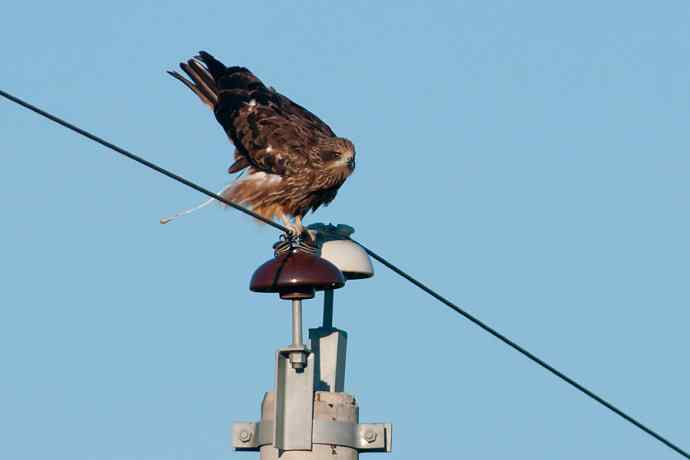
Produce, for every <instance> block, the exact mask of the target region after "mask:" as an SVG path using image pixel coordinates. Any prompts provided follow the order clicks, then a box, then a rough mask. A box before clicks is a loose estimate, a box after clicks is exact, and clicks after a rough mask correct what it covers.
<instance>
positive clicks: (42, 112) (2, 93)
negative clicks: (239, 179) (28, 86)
mask: <svg viewBox="0 0 690 460" xmlns="http://www.w3.org/2000/svg"><path fill="white" fill-rule="evenodd" d="M0 96H3V97H5V98H7V99H9V100H10V101H12V102H15V103H17V104H19V105H21V106H23V107H26V108H27V109H29V110H31V111H32V112H36V113H37V114H39V115H42V116H44V117H46V118H47V119H49V120H51V121H54V122H55V123H57V124H59V125H62V126H64V127H65V128H67V129H71V130H72V131H74V132H76V133H78V134H81V135H82V136H84V137H87V138H89V139H91V140H92V141H94V142H98V143H99V144H101V145H103V146H105V147H108V148H109V149H111V150H114V151H116V152H117V153H119V154H121V155H124V156H126V157H127V158H129V159H131V160H134V161H136V162H137V163H141V164H143V165H144V166H147V167H149V168H151V169H153V170H154V171H156V172H159V173H161V174H163V175H165V176H168V177H169V178H171V179H174V180H176V181H177V182H180V183H182V184H184V185H186V186H187V187H191V188H193V189H194V190H196V191H197V192H201V193H203V194H204V195H208V196H209V197H211V198H215V199H216V200H218V201H220V202H221V203H223V204H226V205H228V206H231V207H233V208H235V209H237V210H238V211H242V212H244V213H246V214H249V215H250V216H252V217H253V218H255V219H259V220H260V221H262V222H264V223H266V224H268V225H270V226H272V227H274V228H277V229H278V230H281V231H283V232H287V231H288V229H287V228H286V227H283V226H282V225H280V224H278V223H276V222H273V221H272V220H271V219H267V218H266V217H264V216H261V215H259V214H257V213H255V212H254V211H252V210H250V209H247V208H245V207H243V206H240V205H238V204H237V203H233V202H232V201H229V200H226V199H225V198H223V197H222V196H221V195H218V194H216V193H213V192H212V191H210V190H208V189H205V188H203V187H202V186H200V185H197V184H195V183H194V182H192V181H190V180H188V179H185V178H184V177H182V176H178V175H177V174H175V173H174V172H171V171H168V170H167V169H165V168H161V167H160V166H158V165H157V164H155V163H151V162H150V161H148V160H145V159H144V158H142V157H140V156H138V155H135V154H133V153H132V152H129V151H127V150H125V149H123V148H120V147H118V146H117V145H115V144H113V143H111V142H108V141H106V140H105V139H103V138H101V137H98V136H96V135H95V134H91V133H90V132H88V131H85V130H83V129H81V128H79V127H77V126H75V125H73V124H72V123H69V122H67V121H65V120H63V119H61V118H59V117H56V116H55V115H52V114H50V113H48V112H46V111H45V110H41V109H39V108H38V107H36V106H34V105H31V104H29V103H28V102H26V101H23V100H22V99H19V98H18V97H15V96H12V95H11V94H9V93H6V92H5V91H2V90H0Z"/></svg>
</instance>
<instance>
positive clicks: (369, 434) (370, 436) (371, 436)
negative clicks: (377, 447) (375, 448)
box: [364, 430, 376, 444]
mask: <svg viewBox="0 0 690 460" xmlns="http://www.w3.org/2000/svg"><path fill="white" fill-rule="evenodd" d="M364 439H366V441H367V442H368V443H370V444H371V443H372V442H374V441H376V432H375V431H372V430H367V431H366V432H365V433H364Z"/></svg>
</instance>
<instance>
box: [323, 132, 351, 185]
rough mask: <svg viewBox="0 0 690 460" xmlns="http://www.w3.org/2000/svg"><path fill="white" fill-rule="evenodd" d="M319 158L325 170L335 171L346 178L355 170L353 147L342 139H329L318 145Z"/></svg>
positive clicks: (348, 141)
mask: <svg viewBox="0 0 690 460" xmlns="http://www.w3.org/2000/svg"><path fill="white" fill-rule="evenodd" d="M318 149H319V157H320V158H321V161H323V165H324V167H325V168H326V169H331V170H337V171H338V172H342V173H344V174H345V175H346V176H349V175H350V174H352V171H354V170H355V146H354V144H353V143H352V142H351V141H350V140H349V139H345V138H344V137H331V138H328V139H324V140H323V141H322V142H321V143H319V147H318Z"/></svg>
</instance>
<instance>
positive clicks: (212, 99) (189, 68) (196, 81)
mask: <svg viewBox="0 0 690 460" xmlns="http://www.w3.org/2000/svg"><path fill="white" fill-rule="evenodd" d="M180 68H181V69H182V70H183V71H184V73H186V74H187V75H188V76H189V78H190V79H191V81H189V80H187V79H186V78H184V77H183V76H182V75H180V74H179V73H178V72H174V71H168V74H170V75H171V76H173V77H174V78H176V79H178V80H180V81H181V82H182V83H184V85H185V86H187V88H189V89H191V90H192V91H193V92H194V94H196V95H197V96H198V97H199V99H201V102H203V103H204V104H206V105H208V106H209V107H211V109H213V108H214V107H215V105H216V104H217V103H218V88H217V86H216V82H215V79H214V77H213V76H212V74H211V73H209V71H208V70H206V69H205V68H204V66H203V65H201V64H200V63H199V62H198V61H195V60H194V59H190V60H189V61H187V62H186V63H185V62H181V63H180Z"/></svg>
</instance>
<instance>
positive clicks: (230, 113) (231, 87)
mask: <svg viewBox="0 0 690 460" xmlns="http://www.w3.org/2000/svg"><path fill="white" fill-rule="evenodd" d="M180 67H181V69H182V70H183V71H184V72H185V73H186V74H187V75H188V76H189V77H190V78H191V80H186V79H185V78H183V77H182V76H181V75H180V74H178V73H177V72H169V73H170V74H171V75H172V76H173V77H175V78H177V79H178V80H180V81H182V82H183V83H184V84H185V85H186V86H188V87H189V88H190V89H191V90H192V91H194V93H196V95H197V96H199V98H200V99H201V100H202V101H203V102H204V103H205V104H207V105H209V106H210V107H212V108H213V111H214V113H215V115H216V119H217V120H218V122H219V123H220V124H221V125H222V126H223V128H224V129H225V132H226V133H227V134H228V136H229V137H230V140H231V141H232V142H233V143H234V144H235V147H236V149H237V152H236V155H235V157H236V161H235V163H234V164H233V165H232V166H230V169H229V172H231V173H234V172H238V171H241V170H242V169H244V168H246V167H248V166H252V167H254V168H255V169H257V170H260V171H264V172H267V173H271V174H279V175H295V174H298V173H300V171H303V170H304V168H305V167H306V166H308V165H309V156H310V153H311V151H312V150H313V148H314V146H316V145H317V144H318V141H319V138H323V137H335V134H334V133H333V131H332V130H331V128H329V127H328V125H327V124H326V123H324V122H323V121H321V120H320V119H319V118H318V117H317V116H316V115H314V114H313V113H311V112H310V111H309V110H307V109H305V108H304V107H302V106H300V105H298V104H296V103H294V102H293V101H291V100H290V99H289V98H287V97H286V96H283V95H282V94H280V93H278V92H277V91H276V90H274V89H273V88H268V87H266V86H265V85H264V84H263V83H262V82H261V80H259V79H258V78H257V77H256V76H255V75H254V74H253V73H252V72H251V71H250V70H249V69H247V68H245V67H237V66H233V67H226V66H225V65H224V64H223V63H221V62H220V61H218V60H217V59H216V58H214V57H213V56H211V55H210V54H209V53H207V52H205V51H201V52H200V53H199V55H198V56H196V57H195V58H194V59H190V60H188V61H187V62H186V63H185V62H183V63H181V64H180Z"/></svg>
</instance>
